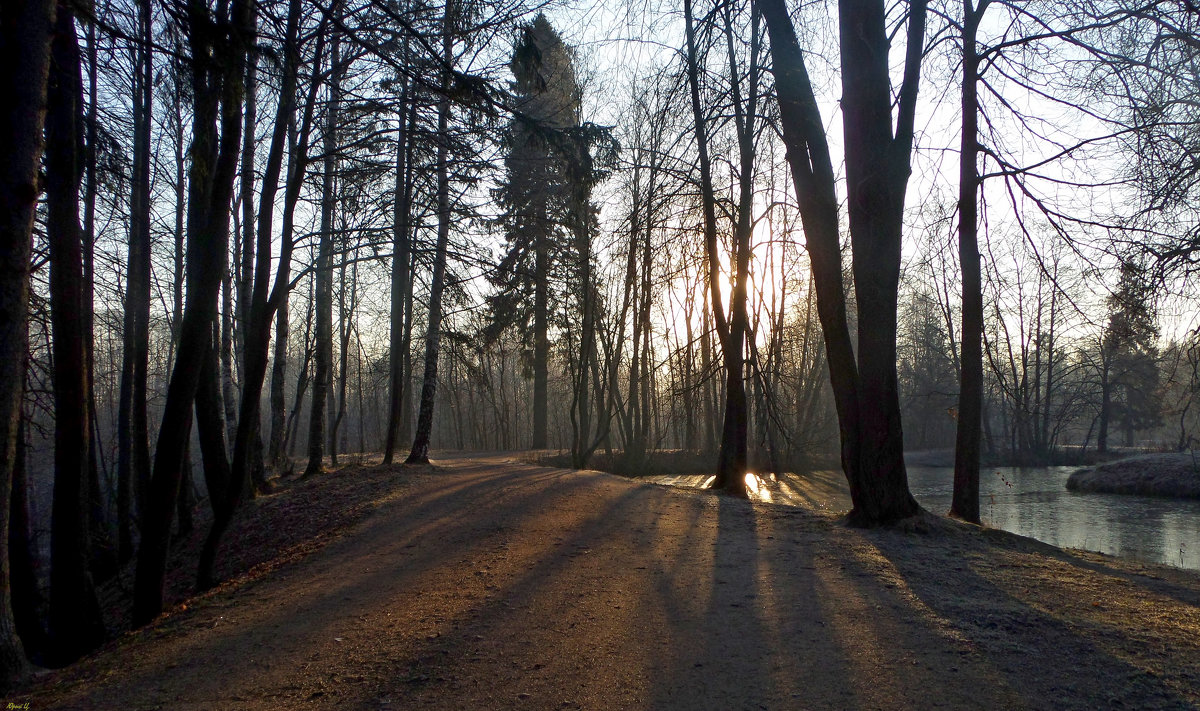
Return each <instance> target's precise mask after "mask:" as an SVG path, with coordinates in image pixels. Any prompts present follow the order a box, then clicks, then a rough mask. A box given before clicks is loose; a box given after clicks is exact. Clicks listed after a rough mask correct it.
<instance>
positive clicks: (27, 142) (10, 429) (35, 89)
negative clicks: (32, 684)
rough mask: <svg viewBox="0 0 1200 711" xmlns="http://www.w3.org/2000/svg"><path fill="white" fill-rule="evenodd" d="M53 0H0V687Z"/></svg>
mask: <svg viewBox="0 0 1200 711" xmlns="http://www.w3.org/2000/svg"><path fill="white" fill-rule="evenodd" d="M54 11H55V3H54V2H53V0H28V1H27V2H19V3H6V4H4V5H3V6H0V17H2V18H3V21H2V22H0V65H2V66H4V67H5V68H6V71H4V72H2V73H0V96H4V97H7V98H6V100H5V101H4V104H3V106H0V141H3V145H4V147H5V150H3V151H0V533H2V534H5V535H0V692H7V691H10V690H12V689H13V688H14V687H16V686H17V685H19V684H21V683H22V682H23V681H24V680H25V679H27V678H28V675H29V664H28V662H26V660H25V650H24V649H23V648H22V646H21V640H20V639H19V638H18V636H17V631H16V626H15V623H14V621H13V612H12V590H11V588H10V585H9V582H10V578H9V574H10V569H9V550H8V540H9V537H8V535H6V534H7V532H8V530H9V517H10V511H11V508H12V499H11V497H12V481H13V469H14V467H15V465H16V458H17V436H18V430H19V429H20V425H19V423H20V419H21V398H22V391H23V387H22V385H23V384H24V380H25V378H24V374H25V350H26V345H27V341H28V338H27V337H28V320H27V316H28V313H29V264H30V262H29V259H30V252H31V235H32V231H33V218H34V211H35V209H36V207H37V197H38V184H37V181H38V167H39V165H38V164H39V161H40V159H41V155H42V141H43V134H42V125H43V122H44V119H45V111H44V109H45V105H46V79H47V75H48V73H49V69H50V41H51V37H52V30H53V27H54Z"/></svg>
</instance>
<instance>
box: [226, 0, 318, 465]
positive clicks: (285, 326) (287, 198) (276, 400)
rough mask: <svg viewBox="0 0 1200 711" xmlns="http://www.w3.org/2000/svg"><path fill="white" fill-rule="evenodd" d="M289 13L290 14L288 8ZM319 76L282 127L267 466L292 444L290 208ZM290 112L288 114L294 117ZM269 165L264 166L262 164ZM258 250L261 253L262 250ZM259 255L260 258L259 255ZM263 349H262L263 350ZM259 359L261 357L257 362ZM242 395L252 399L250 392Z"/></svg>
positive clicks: (304, 161) (299, 396) (299, 395)
mask: <svg viewBox="0 0 1200 711" xmlns="http://www.w3.org/2000/svg"><path fill="white" fill-rule="evenodd" d="M289 12H290V8H289ZM324 39H325V33H324V32H320V34H319V35H318V37H317V48H316V51H315V52H314V53H313V59H312V63H313V67H315V68H319V67H320V66H321V57H322V55H323V50H324V46H325V45H324ZM291 49H292V50H293V51H298V48H297V47H295V46H294V44H293V45H291ZM293 61H294V62H295V65H296V66H297V67H298V66H299V57H298V56H296V57H294V58H293ZM319 73H320V72H319V70H317V69H314V71H313V75H312V81H311V82H310V84H309V88H308V99H307V100H306V102H305V105H304V116H303V119H302V120H301V125H300V130H299V135H298V136H297V135H296V133H297V132H296V130H295V121H294V120H291V119H289V121H288V125H287V126H286V129H287V132H288V136H289V138H288V143H289V151H290V158H289V161H288V163H289V165H288V176H287V182H286V187H285V189H284V197H283V216H282V224H281V229H280V231H281V233H282V234H281V237H280V241H281V242H282V245H281V247H280V251H279V271H278V272H277V273H276V275H275V285H274V286H273V287H272V288H271V296H270V298H269V299H268V300H267V303H266V309H265V311H266V315H265V316H264V317H263V323H264V325H263V328H264V329H265V328H267V327H269V323H268V322H269V319H270V314H271V312H272V311H274V312H275V314H276V318H275V358H274V363H273V365H272V373H271V445H270V447H271V449H270V460H271V464H272V465H273V466H276V467H278V466H280V465H281V464H282V463H283V461H284V460H285V459H286V458H287V446H288V442H289V441H291V440H292V439H293V438H292V436H291V435H290V431H291V430H290V428H289V427H288V422H287V417H286V403H285V393H284V390H285V388H286V382H285V378H286V377H287V346H288V333H289V331H290V324H289V322H288V296H289V294H290V293H291V288H292V286H291V268H292V252H293V250H294V248H295V238H294V233H295V214H296V204H297V203H298V202H299V200H300V189H301V188H302V187H303V185H304V176H305V172H306V170H307V168H308V142H309V134H310V132H311V129H312V123H313V111H314V108H315V106H316V101H317V91H318V89H319V87H320V85H321V82H320V81H319V80H318V75H319ZM294 113H295V111H294V110H293V111H292V114H293V115H294ZM268 163H269V160H268ZM263 232H264V233H267V234H269V232H270V231H269V230H264V231H263ZM265 249H266V247H265V246H263V247H262V248H261V250H265ZM261 250H260V252H261ZM260 260H261V257H260ZM311 308H312V299H310V300H309V309H310V310H311ZM307 340H308V334H307V333H306V334H305V342H306V346H305V347H306V348H307ZM263 347H264V348H265V345H264V346H263ZM263 357H264V358H265V355H264V356H263ZM307 369H308V359H307V351H306V355H305V360H304V362H303V364H302V365H301V367H300V383H299V384H298V385H297V388H296V409H295V411H293V418H294V417H295V415H296V413H297V412H299V408H300V404H301V401H302V400H303V399H304V387H305V386H304V383H305V382H306V380H305V378H306V377H307ZM257 387H258V392H259V393H260V395H259V396H260V397H261V391H262V384H261V380H260V381H259V383H258V386H257ZM248 392H250V393H253V392H254V390H253V388H251V389H250V390H248ZM234 454H235V460H236V459H237V450H236V447H235V449H234Z"/></svg>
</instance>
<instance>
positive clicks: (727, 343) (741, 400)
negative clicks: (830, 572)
mask: <svg viewBox="0 0 1200 711" xmlns="http://www.w3.org/2000/svg"><path fill="white" fill-rule="evenodd" d="M683 16H684V32H685V36H686V40H687V53H686V54H687V75H688V88H689V91H690V95H691V105H692V120H693V123H694V129H695V133H696V149H697V153H698V156H699V164H700V198H701V202H702V209H703V212H704V245H705V251H706V253H707V256H708V292H709V297H710V298H711V299H712V313H713V319H714V321H715V322H716V326H717V335H718V340H719V341H720V343H721V352H722V354H723V356H724V366H725V374H726V402H725V422H724V426H723V428H722V432H721V448H720V452H719V454H718V456H717V471H716V478H715V479H714V484H713V486H715V487H719V488H722V489H724V490H725V491H727V492H729V493H731V494H734V495H740V496H745V493H746V482H745V478H744V475H745V462H746V455H745V452H746V446H745V444H746V398H745V389H744V387H743V385H742V383H743V381H742V367H743V366H742V363H743V356H742V355H741V354H742V348H743V341H744V340H745V329H744V324H743V327H742V329H741V330H740V331H739V332H738V333H736V334H735V333H733V332H732V330H731V324H730V323H729V321H728V319H727V317H726V315H725V308H724V306H722V304H721V287H720V282H721V265H720V260H719V258H718V255H717V246H718V245H717V217H716V195H715V192H714V190H713V183H712V167H711V161H710V158H709V155H708V128H707V120H706V118H705V116H704V108H703V106H702V105H701V103H700V69H699V56H698V50H697V47H696V29H695V26H694V25H695V21H694V19H693V17H694V14H693V11H692V2H691V0H684V3H683ZM740 254H741V250H740V248H739V249H738V250H737V255H735V260H737V261H738V262H739V264H740ZM736 268H737V267H736V266H735V269H736ZM735 278H736V277H735ZM739 281H740V280H739ZM744 286H745V285H744V284H743V283H739V282H738V281H735V290H736V289H737V288H739V287H741V288H744ZM736 303H737V295H736V294H734V295H732V298H731V308H732V309H733V310H734V313H733V316H732V318H733V320H734V321H736V322H738V323H735V324H732V325H733V326H734V327H737V326H738V325H739V324H742V323H743V322H742V319H740V318H739V317H738V315H737V313H736V312H737V308H736V306H735V304H736ZM743 310H744V309H743ZM735 336H740V338H739V340H737V341H736V342H735V341H734V337H735ZM735 350H736V354H735V352H734V351H735ZM739 393H740V396H739ZM648 404H649V403H647V405H648ZM739 441H740V446H739ZM739 468H740V471H738V470H739Z"/></svg>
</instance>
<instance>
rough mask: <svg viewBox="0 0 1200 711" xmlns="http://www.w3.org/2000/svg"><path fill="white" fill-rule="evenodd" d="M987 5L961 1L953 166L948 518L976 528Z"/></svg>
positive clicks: (981, 359)
mask: <svg viewBox="0 0 1200 711" xmlns="http://www.w3.org/2000/svg"><path fill="white" fill-rule="evenodd" d="M987 5H988V0H979V6H978V7H977V8H974V7H972V1H971V0H963V30H962V50H963V59H962V136H961V142H962V147H961V150H960V152H959V164H958V258H959V262H960V263H961V265H962V274H963V277H962V279H963V286H962V351H961V358H962V365H961V367H960V368H959V373H960V374H961V375H960V377H961V383H960V384H959V391H958V431H957V434H956V437H955V441H954V494H953V497H952V500H951V502H950V515H951V516H955V517H957V518H961V519H962V520H964V521H970V522H971V523H979V454H980V452H979V439H980V428H981V420H982V417H983V279H982V277H981V275H980V259H979V227H978V223H979V217H978V215H979V208H978V201H979V169H978V167H977V165H976V163H977V161H978V159H979V53H978V50H977V48H976V44H975V38H976V33H977V31H978V29H979V20H980V18H981V17H983V13H984V11H985V10H986V9H987Z"/></svg>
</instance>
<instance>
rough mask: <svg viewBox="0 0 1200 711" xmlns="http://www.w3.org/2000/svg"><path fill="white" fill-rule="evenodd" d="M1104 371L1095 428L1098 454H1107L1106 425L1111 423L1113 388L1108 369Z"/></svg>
mask: <svg viewBox="0 0 1200 711" xmlns="http://www.w3.org/2000/svg"><path fill="white" fill-rule="evenodd" d="M1102 357H1103V356H1102ZM1104 370H1105V372H1104V373H1103V375H1102V376H1101V381H1100V421H1099V423H1098V427H1097V428H1096V451H1097V452H1098V453H1100V454H1105V453H1107V452H1108V425H1109V422H1111V421H1112V388H1113V386H1112V381H1111V380H1110V378H1109V375H1108V372H1107V371H1108V369H1107V368H1105V369H1104Z"/></svg>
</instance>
